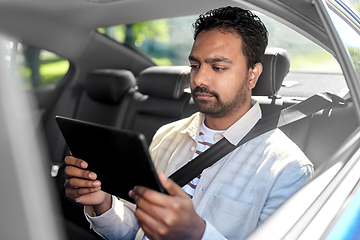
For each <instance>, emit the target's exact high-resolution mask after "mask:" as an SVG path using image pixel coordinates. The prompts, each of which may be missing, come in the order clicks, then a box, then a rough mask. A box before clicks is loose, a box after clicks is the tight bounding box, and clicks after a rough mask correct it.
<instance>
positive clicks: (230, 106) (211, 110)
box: [191, 78, 247, 118]
mask: <svg viewBox="0 0 360 240" xmlns="http://www.w3.org/2000/svg"><path fill="white" fill-rule="evenodd" d="M246 87H247V78H245V79H244V80H243V83H242V84H241V86H240V87H239V89H238V91H237V92H236V95H235V97H234V98H233V99H231V100H230V101H227V102H223V101H222V100H221V98H220V96H219V94H218V93H217V92H215V91H211V90H210V89H208V88H207V87H200V86H197V87H195V88H194V89H191V95H192V98H193V100H194V102H195V104H196V106H197V107H198V109H199V111H200V112H201V113H204V114H205V115H208V116H211V117H216V118H220V117H223V116H225V115H227V114H228V113H231V112H235V111H236V110H238V109H239V108H240V107H241V106H242V105H244V103H245V102H246V100H247V93H246ZM196 93H206V94H209V95H211V96H212V97H213V98H212V100H213V101H208V100H201V99H198V98H197V95H196Z"/></svg>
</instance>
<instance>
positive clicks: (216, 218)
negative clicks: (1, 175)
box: [65, 7, 313, 239]
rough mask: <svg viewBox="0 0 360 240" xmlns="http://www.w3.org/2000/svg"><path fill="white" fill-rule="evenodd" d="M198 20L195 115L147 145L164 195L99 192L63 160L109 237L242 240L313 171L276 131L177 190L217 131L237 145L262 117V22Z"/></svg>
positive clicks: (245, 17)
mask: <svg viewBox="0 0 360 240" xmlns="http://www.w3.org/2000/svg"><path fill="white" fill-rule="evenodd" d="M194 26H195V34H194V39H195V42H194V44H193V47H192V50H191V53H190V56H189V60H190V64H191V80H190V81H191V83H190V86H191V91H192V97H193V99H194V101H195V103H196V105H197V106H198V108H199V110H200V112H201V113H196V114H194V115H192V116H191V117H189V118H187V119H183V120H180V121H177V122H174V123H171V124H168V125H165V126H163V127H162V128H160V129H159V130H158V132H157V133H156V134H155V136H154V138H153V141H152V143H151V145H150V152H151V155H152V157H153V160H154V164H155V167H156V169H157V171H158V172H160V173H159V178H160V181H161V183H162V184H163V186H164V187H165V188H166V189H167V191H168V192H169V194H170V195H164V194H161V193H158V192H155V191H153V190H150V189H148V188H145V187H142V186H137V187H135V188H134V189H133V190H131V191H130V192H129V195H130V196H131V197H132V198H134V199H135V201H136V206H134V205H133V204H130V203H128V202H125V201H122V200H119V199H117V198H115V197H113V196H110V195H109V194H107V193H104V192H102V191H101V190H100V189H101V183H100V181H101V179H99V180H97V179H96V174H95V173H92V172H89V171H87V170H86V168H87V163H86V162H85V161H83V160H80V159H76V158H74V157H67V158H66V159H65V162H66V163H67V165H68V166H67V168H66V170H65V172H66V174H67V181H66V183H65V187H66V194H67V196H68V197H70V198H72V199H75V200H76V201H77V202H79V203H82V204H84V205H85V206H86V207H85V212H86V216H87V219H88V220H89V221H90V223H91V225H92V227H93V228H94V230H95V231H96V232H98V233H99V234H101V235H102V236H105V237H106V238H107V239H133V238H134V236H135V234H136V233H137V232H138V229H139V227H141V230H142V231H144V232H145V235H146V236H147V237H148V238H149V239H245V238H246V237H247V236H249V234H251V232H253V231H254V230H255V229H256V228H257V227H258V226H259V225H260V224H261V223H262V222H264V221H265V220H266V219H267V218H268V217H269V216H270V215H271V214H272V213H273V212H274V211H275V210H276V209H277V208H278V207H279V206H280V205H281V204H282V203H283V202H284V201H286V200H287V199H288V198H289V197H290V196H291V195H292V194H293V193H294V192H296V191H297V190H298V189H299V188H300V187H301V186H302V184H303V183H304V182H305V181H306V180H308V179H309V178H310V177H311V176H312V174H313V166H312V164H311V163H310V162H309V160H308V159H307V158H306V157H305V156H304V154H303V153H302V152H301V151H300V150H299V148H298V147H297V146H296V145H295V144H294V143H293V142H291V140H289V139H288V138H287V137H286V136H285V135H284V134H283V133H282V132H281V131H280V130H278V129H277V130H273V131H270V132H268V133H265V134H263V135H261V136H259V137H256V138H254V139H252V140H250V141H248V142H247V143H245V144H244V145H242V146H240V147H239V148H237V149H235V150H234V151H233V152H231V153H230V154H228V155H227V156H225V157H224V158H222V159H220V160H219V161H218V162H217V163H216V164H214V165H213V166H211V167H209V168H207V169H205V170H204V171H203V172H202V174H201V175H200V176H198V177H196V178H195V179H194V180H193V181H191V182H190V183H189V184H188V185H186V186H185V187H183V188H180V187H179V186H178V185H176V184H175V183H174V182H173V181H171V180H170V179H167V178H166V177H165V176H169V175H170V174H172V173H173V172H175V171H176V170H177V169H179V168H181V167H182V166H183V165H184V164H186V163H187V162H188V161H190V160H191V159H192V158H193V157H196V156H197V155H198V154H201V152H203V151H205V150H206V149H207V148H208V147H209V146H211V145H212V144H214V143H215V142H217V141H218V140H219V139H221V138H222V137H225V138H226V139H227V140H228V141H229V142H230V143H231V144H234V145H235V144H237V143H238V142H239V141H240V140H241V139H242V138H243V137H244V136H245V135H246V134H247V133H248V132H249V131H250V130H251V128H252V127H253V126H254V125H255V124H256V122H257V121H258V120H259V119H260V118H261V111H260V107H259V104H258V103H257V102H255V101H254V100H252V99H251V90H252V89H253V88H254V86H255V84H256V82H257V80H258V78H259V76H260V74H261V72H262V65H261V64H260V60H261V58H262V56H263V54H264V51H265V48H266V46H267V31H266V28H265V26H264V25H263V23H262V22H261V21H260V19H259V18H258V17H257V16H255V15H253V14H252V13H251V12H249V11H245V10H243V9H240V8H234V7H225V8H219V9H215V10H212V11H209V12H208V13H206V14H205V15H200V16H199V18H198V20H197V21H196V23H195V24H194ZM109 167H111V166H109ZM119 184H121V183H119ZM142 231H139V233H138V236H140V239H141V238H142V236H141V232H142Z"/></svg>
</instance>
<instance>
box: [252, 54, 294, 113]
mask: <svg viewBox="0 0 360 240" xmlns="http://www.w3.org/2000/svg"><path fill="white" fill-rule="evenodd" d="M261 64H262V65H263V71H262V73H261V75H260V77H259V79H258V81H257V83H256V86H255V87H254V89H253V90H252V96H253V99H255V100H256V101H258V102H259V104H260V107H261V111H262V114H263V116H266V115H269V114H271V113H274V112H278V111H281V109H283V108H285V107H288V106H290V105H292V104H294V103H296V102H297V101H295V100H292V99H288V98H283V97H282V96H280V95H278V91H279V90H280V88H281V85H282V83H283V81H284V79H285V77H286V75H287V74H288V73H289V69H290V60H289V57H288V55H287V53H286V50H284V49H282V48H267V49H266V51H265V56H264V58H263V60H262V61H261Z"/></svg>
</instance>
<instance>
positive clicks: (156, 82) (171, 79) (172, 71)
mask: <svg viewBox="0 0 360 240" xmlns="http://www.w3.org/2000/svg"><path fill="white" fill-rule="evenodd" d="M188 86H190V67H185V66H153V67H149V68H146V69H145V70H143V71H142V72H141V73H140V75H139V79H138V87H139V92H141V93H142V94H145V95H150V96H151V95H154V96H156V97H158V98H169V99H179V98H180V97H181V96H182V94H183V93H184V89H185V88H187V87H188Z"/></svg>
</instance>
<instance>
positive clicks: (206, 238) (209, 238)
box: [201, 220, 226, 240]
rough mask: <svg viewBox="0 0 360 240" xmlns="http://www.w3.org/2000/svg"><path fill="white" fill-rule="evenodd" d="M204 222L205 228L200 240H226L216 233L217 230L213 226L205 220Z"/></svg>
mask: <svg viewBox="0 0 360 240" xmlns="http://www.w3.org/2000/svg"><path fill="white" fill-rule="evenodd" d="M205 222H206V227H205V231H204V234H203V236H202V238H201V240H213V239H218V240H220V239H226V238H225V237H224V236H222V235H221V233H219V232H218V230H216V228H215V227H214V226H213V225H211V223H209V222H208V221H207V220H205Z"/></svg>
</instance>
